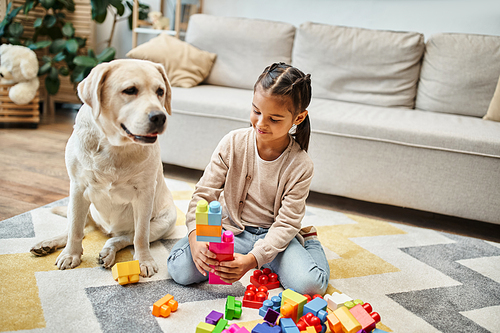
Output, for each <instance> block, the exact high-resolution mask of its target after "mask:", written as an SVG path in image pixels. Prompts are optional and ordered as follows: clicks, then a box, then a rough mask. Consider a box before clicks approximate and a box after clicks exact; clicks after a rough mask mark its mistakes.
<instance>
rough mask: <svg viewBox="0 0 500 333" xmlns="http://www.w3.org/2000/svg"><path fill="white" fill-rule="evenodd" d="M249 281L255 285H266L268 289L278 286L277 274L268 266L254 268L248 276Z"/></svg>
mask: <svg viewBox="0 0 500 333" xmlns="http://www.w3.org/2000/svg"><path fill="white" fill-rule="evenodd" d="M250 282H251V283H252V284H253V285H254V286H256V287H260V286H266V287H267V289H269V290H271V289H275V288H279V286H280V282H279V280H278V274H276V273H273V272H272V271H271V269H269V268H264V269H263V270H260V269H256V270H255V271H254V272H253V275H252V276H251V277H250Z"/></svg>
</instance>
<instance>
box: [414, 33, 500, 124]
mask: <svg viewBox="0 0 500 333" xmlns="http://www.w3.org/2000/svg"><path fill="white" fill-rule="evenodd" d="M499 76H500V36H484V35H472V34H458V33H440V34H435V35H432V36H431V37H430V38H429V39H428V41H427V43H426V50H425V55H424V59H423V62H422V72H421V74H420V82H419V86H418V92H417V101H416V107H417V108H418V109H421V110H427V111H437V112H444V113H454V114H460V115H467V116H475V117H482V116H484V115H485V114H486V111H487V110H488V106H489V103H490V101H491V98H492V97H493V93H494V92H495V87H496V85H497V82H498V77H499Z"/></svg>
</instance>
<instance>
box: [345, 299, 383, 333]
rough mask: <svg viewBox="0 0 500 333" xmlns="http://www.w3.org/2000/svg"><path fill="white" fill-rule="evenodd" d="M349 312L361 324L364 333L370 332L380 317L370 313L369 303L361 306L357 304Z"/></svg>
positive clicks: (375, 313)
mask: <svg viewBox="0 0 500 333" xmlns="http://www.w3.org/2000/svg"><path fill="white" fill-rule="evenodd" d="M349 311H350V312H351V313H352V315H353V316H354V318H356V320H357V321H358V322H359V323H360V324H361V328H362V329H364V330H365V331H366V332H370V331H372V330H373V329H374V328H375V325H376V324H377V323H378V322H379V321H380V315H379V314H378V313H377V312H372V306H371V305H370V303H365V304H363V305H361V304H358V305H356V306H355V307H353V308H352V309H350V310H349Z"/></svg>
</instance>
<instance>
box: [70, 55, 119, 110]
mask: <svg viewBox="0 0 500 333" xmlns="http://www.w3.org/2000/svg"><path fill="white" fill-rule="evenodd" d="M110 67H111V66H110V64H109V63H102V64H99V65H97V66H96V67H94V68H93V69H92V71H91V72H90V74H89V75H88V76H87V77H86V78H85V79H84V80H83V81H82V82H80V83H79V84H78V97H80V99H81V100H82V102H83V103H85V104H87V105H88V106H90V107H91V108H92V115H93V116H94V119H97V117H99V114H100V113H101V88H102V85H103V84H104V80H105V79H106V76H107V74H108V72H109V71H110Z"/></svg>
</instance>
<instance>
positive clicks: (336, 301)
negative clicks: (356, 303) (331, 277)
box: [323, 292, 353, 311]
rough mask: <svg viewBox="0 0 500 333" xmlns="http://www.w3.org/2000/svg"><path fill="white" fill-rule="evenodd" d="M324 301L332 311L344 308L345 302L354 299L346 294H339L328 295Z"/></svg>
mask: <svg viewBox="0 0 500 333" xmlns="http://www.w3.org/2000/svg"><path fill="white" fill-rule="evenodd" d="M323 299H324V300H325V301H327V303H328V308H329V309H330V310H332V311H335V310H337V309H338V308H340V307H342V306H344V303H345V302H349V301H352V300H353V299H352V298H351V297H349V296H347V295H346V294H339V293H337V292H335V293H333V294H331V295H328V294H326V295H325V296H324V297H323Z"/></svg>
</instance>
